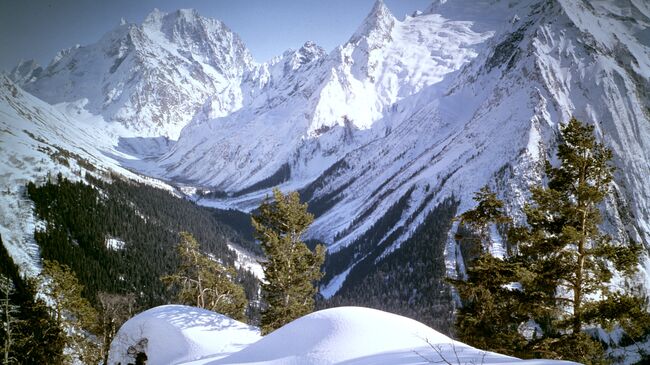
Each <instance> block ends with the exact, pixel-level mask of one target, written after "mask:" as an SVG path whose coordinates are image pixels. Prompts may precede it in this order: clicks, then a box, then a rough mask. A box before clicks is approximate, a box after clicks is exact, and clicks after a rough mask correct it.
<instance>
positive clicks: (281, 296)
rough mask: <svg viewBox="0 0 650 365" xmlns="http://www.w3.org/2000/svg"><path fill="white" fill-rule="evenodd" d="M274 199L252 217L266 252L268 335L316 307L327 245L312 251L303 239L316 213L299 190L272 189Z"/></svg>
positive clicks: (264, 326) (264, 322)
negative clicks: (284, 191) (316, 296)
mask: <svg viewBox="0 0 650 365" xmlns="http://www.w3.org/2000/svg"><path fill="white" fill-rule="evenodd" d="M273 198H274V200H273V201H269V200H268V199H267V200H265V201H264V202H263V203H262V204H261V205H260V207H259V213H258V214H256V215H254V216H253V218H252V223H253V228H254V229H255V237H256V238H257V239H258V240H259V241H260V244H261V246H262V249H263V250H264V253H265V254H266V261H265V262H262V267H263V268H264V276H265V282H263V283H262V295H263V299H264V300H265V301H266V304H267V308H266V309H265V310H264V311H263V312H262V323H261V328H262V333H263V334H267V333H269V332H272V331H273V330H275V329H277V328H280V327H282V326H283V325H285V324H286V323H289V322H291V321H293V320H294V319H296V318H298V317H302V316H303V315H305V314H308V313H310V312H312V311H313V310H314V295H315V294H316V287H315V282H316V281H318V280H319V279H320V278H321V276H322V272H321V265H322V264H323V261H324V260H325V248H324V247H323V246H322V245H318V246H316V249H315V252H312V251H311V250H310V249H309V248H308V247H307V245H305V243H304V242H303V241H302V235H303V234H304V233H305V231H306V230H307V228H308V227H309V225H310V224H311V222H312V221H313V220H314V216H313V215H311V214H310V213H308V212H307V204H306V203H305V204H302V203H301V202H300V196H299V194H298V193H297V192H292V193H289V194H287V195H284V194H283V193H282V192H281V191H280V190H279V189H277V188H276V189H274V190H273Z"/></svg>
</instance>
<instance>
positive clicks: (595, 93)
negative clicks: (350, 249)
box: [3, 0, 650, 294]
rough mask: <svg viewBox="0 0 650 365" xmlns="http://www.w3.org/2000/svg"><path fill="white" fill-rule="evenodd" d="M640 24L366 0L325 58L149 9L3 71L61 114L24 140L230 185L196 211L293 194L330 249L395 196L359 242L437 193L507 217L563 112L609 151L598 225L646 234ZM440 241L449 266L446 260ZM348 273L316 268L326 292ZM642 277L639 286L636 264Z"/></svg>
mask: <svg viewBox="0 0 650 365" xmlns="http://www.w3.org/2000/svg"><path fill="white" fill-rule="evenodd" d="M649 28H650V5H649V4H648V2H647V1H642V0H615V1H609V0H593V1H586V0H578V1H569V0H558V1H542V0H485V1H474V0H448V1H436V2H435V3H434V4H433V5H432V6H431V7H430V9H428V10H427V11H425V12H424V13H417V14H414V15H413V16H410V17H408V16H407V17H405V18H404V19H403V20H399V19H396V18H395V17H394V16H393V15H392V14H390V11H389V10H388V9H387V8H386V6H385V5H384V4H383V3H382V2H381V1H378V2H377V3H376V4H375V6H374V7H373V9H372V10H371V11H370V13H369V15H368V16H367V18H366V19H365V20H364V21H363V22H362V24H361V25H360V26H359V28H358V29H357V31H356V32H355V33H354V34H353V35H352V36H351V37H350V39H349V41H348V42H346V43H345V44H343V45H341V46H340V47H337V48H336V49H334V50H332V51H331V52H330V53H329V54H328V53H327V52H326V51H325V50H323V49H322V48H320V47H318V46H317V45H316V44H314V43H312V42H307V43H305V45H304V46H303V47H301V48H300V49H299V50H289V51H287V52H285V53H284V54H283V55H281V56H279V57H277V58H275V59H273V60H271V61H269V62H268V63H263V64H258V63H255V62H254V61H253V60H252V59H251V57H250V55H249V53H248V51H247V50H246V49H245V47H244V46H243V44H242V43H241V41H240V40H239V38H238V37H237V36H236V35H235V34H234V33H232V32H230V31H229V30H228V29H227V27H225V25H223V24H222V23H221V22H219V21H216V20H209V19H205V18H202V17H200V16H199V15H198V14H197V13H196V12H194V11H189V10H180V11H178V12H173V13H170V14H164V13H161V12H159V11H154V12H153V13H152V14H151V15H149V16H148V17H147V19H146V20H145V22H144V23H143V24H142V25H133V24H122V25H120V26H118V27H117V28H116V29H114V30H113V31H111V32H109V33H108V34H107V35H106V36H105V37H104V38H102V40H100V41H99V42H97V43H96V44H93V45H90V46H84V47H77V48H73V49H70V50H67V51H65V52H62V53H61V54H60V55H59V56H57V57H56V58H55V59H54V60H53V62H52V63H51V64H50V65H49V66H48V67H46V68H39V67H38V66H37V65H35V64H34V63H29V62H27V63H23V64H21V65H19V66H18V67H17V68H16V69H15V70H14V71H13V72H12V74H11V78H13V79H14V80H16V81H17V82H19V83H20V84H22V85H24V87H25V88H26V89H27V90H29V91H30V92H32V93H34V94H35V95H36V96H38V97H40V98H42V99H43V100H44V101H45V102H47V103H50V104H52V103H59V104H56V105H55V107H50V106H49V105H47V104H46V103H44V102H41V101H39V100H37V99H35V98H31V97H28V96H25V98H23V99H21V100H23V101H21V102H20V103H19V104H20V105H24V108H23V109H26V110H31V111H30V113H36V114H38V112H37V111H36V110H34V106H38V109H39V110H48V111H52V113H53V114H56V113H60V114H56V115H57V117H55V118H49V119H47V120H46V121H45V122H47V123H53V125H51V126H46V125H45V124H47V123H45V122H44V126H43V128H46V129H47V128H49V130H52V131H55V130H57V129H58V128H67V127H65V126H69V128H70V132H67V130H66V132H65V133H54V132H51V131H49V132H47V133H45V132H44V133H43V134H42V135H43V136H42V139H43V141H45V142H39V143H41V144H42V143H49V144H56V143H63V144H65V145H66V146H69V148H76V149H77V150H80V151H81V152H83V153H86V154H87V155H89V156H91V157H92V156H94V157H95V158H96V159H101V160H103V159H104V158H105V157H106V154H108V155H110V156H111V157H112V158H111V159H109V162H110V164H115V161H119V163H120V164H121V166H123V167H128V168H130V169H134V170H137V171H139V172H142V173H144V174H147V175H150V176H154V177H159V178H164V179H168V180H169V181H173V182H174V183H177V184H181V183H182V184H184V185H186V186H192V185H194V186H196V187H200V188H203V189H207V190H211V191H213V192H215V191H216V192H218V193H222V192H227V193H228V194H230V195H229V196H227V197H226V198H220V199H214V198H209V197H205V198H200V199H199V202H200V203H201V204H205V205H212V206H217V207H237V208H240V209H243V210H250V209H252V208H254V207H256V206H257V205H258V204H259V201H260V200H261V199H262V198H263V197H264V196H265V194H267V193H268V191H269V189H270V188H271V187H272V186H275V185H278V184H279V185H280V186H281V187H282V188H283V189H285V190H289V189H292V190H294V189H300V190H301V192H302V195H303V198H305V199H307V200H309V203H310V206H311V207H312V208H313V209H314V210H315V213H316V215H317V219H316V221H315V222H314V224H313V225H312V227H311V229H310V231H309V236H310V237H311V238H317V239H320V240H323V241H324V242H326V243H327V244H328V245H329V249H330V252H331V253H335V252H337V251H340V250H341V248H343V247H346V246H350V245H354V244H355V243H356V242H358V240H359V239H361V238H363V237H364V234H366V233H368V232H369V231H370V229H371V227H372V226H373V224H375V223H377V222H381V219H382V218H383V217H384V216H386V215H387V214H388V213H387V212H390V211H391V207H394V206H396V204H397V203H398V202H400V201H405V202H406V203H405V204H404V206H401V207H399V208H400V209H401V210H400V211H399V212H397V213H398V214H397V215H398V218H396V219H395V220H394V222H392V223H391V227H389V229H387V230H386V231H385V232H384V234H383V235H382V236H379V237H373V238H372V242H370V243H369V244H366V248H365V249H368V248H367V247H370V249H371V250H372V249H376V248H377V247H381V250H382V252H380V253H379V254H378V255H377V257H378V259H377V260H380V259H381V258H383V257H386V255H389V254H390V253H391V252H393V251H394V250H396V249H398V248H399V246H400V245H401V244H402V243H403V242H405V241H406V240H407V239H408V237H409V236H410V235H411V234H412V233H413V232H414V231H415V229H416V228H417V227H418V226H419V225H420V224H421V223H422V222H423V221H424V219H425V217H426V216H427V214H429V212H431V211H432V210H433V209H434V208H435V207H436V206H437V205H438V204H439V203H440V202H442V201H444V200H445V199H447V198H449V197H453V198H454V199H455V200H457V201H458V202H459V204H460V205H459V210H460V211H463V210H465V209H468V208H469V207H471V206H472V204H473V201H472V199H471V197H472V194H473V192H474V191H476V190H478V189H479V188H480V187H481V186H483V185H485V184H489V185H490V186H491V187H492V188H494V189H496V190H497V191H498V192H499V195H500V197H502V198H503V199H505V201H506V203H507V209H508V210H509V213H510V214H512V215H513V216H515V218H520V208H521V207H522V205H523V203H524V201H525V198H526V195H527V192H528V190H529V187H530V186H531V185H532V184H535V183H538V182H539V181H540V179H541V164H540V163H541V161H542V159H544V158H546V157H551V158H552V155H553V153H554V148H555V146H556V144H557V136H558V130H559V126H560V123H562V122H565V121H567V120H568V119H569V117H570V116H572V115H575V116H576V117H577V118H578V119H581V120H583V121H585V122H588V123H592V124H594V125H595V126H596V134H597V137H598V138H599V139H600V140H602V141H603V142H605V144H606V145H607V146H609V147H610V148H612V150H613V151H614V164H615V165H616V167H617V172H616V176H615V185H614V187H613V191H612V194H611V196H610V197H609V198H608V200H607V202H606V204H604V206H603V208H604V209H605V211H606V219H605V222H604V227H605V228H606V229H607V230H608V231H610V232H611V233H614V234H615V235H616V236H617V237H619V238H621V240H622V241H625V240H627V239H628V238H630V239H634V240H637V241H640V242H642V243H643V244H645V246H646V247H650V223H649V222H650V184H648V183H647V181H648V176H650V146H649V145H648V144H649V143H650V93H649V90H650V81H649V80H650V33H649V32H648V29H649ZM10 89H11V88H8V89H7V90H8V91H6V92H5V94H6V95H10V94H11V93H10V92H9V90H10ZM7 93H9V94H7ZM21 95H22V94H21ZM12 97H13V96H12ZM7 100H8V99H7ZM3 105H4V104H3ZM3 108H4V109H7V110H9V111H10V113H13V114H11V115H12V118H13V119H11V120H12V122H11V123H13V124H11V125H10V126H8V127H5V128H6V130H8V131H10V133H9V134H7V136H6V137H5V136H4V135H3V138H6V139H7V140H8V141H9V140H10V138H11V140H12V141H13V142H11V143H14V144H20V143H24V142H22V141H23V140H27V141H28V142H27V143H28V145H29V146H31V147H33V148H34V149H35V148H37V143H35V142H33V140H34V139H33V138H31V137H30V136H29V135H27V134H25V133H22V132H20V131H21V130H22V128H21V124H20V123H24V121H22V120H23V119H25V118H26V117H24V116H20V115H19V114H16V113H17V112H15V111H11V110H13V109H12V107H10V106H7V107H5V106H3ZM75 115H76V117H75ZM59 119H62V120H64V121H63V122H59V121H58V120H59ZM104 121H105V122H104ZM115 122H117V123H115ZM5 123H6V122H5ZM80 123H81V124H80ZM85 123H88V124H85ZM59 124H60V125H61V126H59ZM186 124H187V125H186ZM90 125H92V126H93V127H97V128H99V129H92V128H90V129H89V128H86V127H88V126H90ZM185 125H186V126H185ZM183 126H185V128H184V129H183V130H182V132H181V128H182V127H183ZM79 127H81V129H83V128H86V129H85V130H82V131H78V130H77V131H73V129H75V128H79ZM79 134H81V135H80V136H79V138H72V137H68V136H77V135H79ZM11 136H14V137H15V138H14V137H11ZM97 136H100V137H101V138H99V139H98V138H97ZM103 136H107V137H103ZM161 136H166V137H169V138H171V139H176V137H178V141H176V142H173V141H170V140H169V139H166V138H161ZM142 137H148V138H142ZM150 137H153V138H150ZM59 139H61V140H62V142H59ZM77 140H79V143H77ZM6 144H7V142H4V140H3V145H6ZM80 146H85V147H83V148H80ZM5 150H7V149H5ZM81 152H80V153H81ZM4 153H5V154H8V152H4ZM30 153H31V152H30ZM39 153H41V155H43V154H45V155H47V153H42V152H39ZM24 154H25V155H28V153H27V152H24ZM41 155H39V156H41ZM7 158H8V159H9V158H10V156H9V155H7ZM40 158H41V159H45V160H47V158H45V157H40ZM18 160H20V159H19V158H18ZM50 160H51V158H50ZM28 161H31V160H28ZM35 161H38V160H35ZM48 161H49V160H48ZM15 166H16V167H15V170H16V171H18V170H20V168H21V167H17V166H18V164H17V163H16V164H15ZM22 166H23V167H22V168H25V169H30V168H31V166H37V164H32V162H28V163H27V164H25V165H22ZM12 171H13V170H12ZM12 174H16V172H15V171H14V172H12ZM31 175H33V174H31ZM12 181H13V180H12ZM215 195H217V196H219V195H223V194H215ZM16 204H17V203H16ZM12 209H13V208H12ZM5 219H6V218H5ZM12 224H13V223H12ZM16 224H22V223H16ZM20 231H21V232H24V230H20ZM395 232H398V233H399V234H398V235H397V237H395V236H394V235H391V234H393V233H395ZM5 234H9V233H8V232H6V233H3V238H4V237H5ZM389 238H390V241H389V240H388V239H389ZM452 238H453V234H450V235H449V242H447V256H448V265H449V267H450V268H452V269H450V274H453V268H455V267H456V265H455V260H456V259H458V258H459V257H460V256H459V253H458V250H457V247H456V246H455V242H454V241H453V239H452ZM12 242H17V241H16V240H14V241H12ZM383 243H385V244H386V247H384V246H381V245H382V244H383ZM366 254H367V252H358V253H357V254H356V255H358V256H359V257H360V258H362V257H364V255H366ZM351 262H352V261H351ZM649 265H650V263H649V262H647V260H646V264H645V266H646V268H647V267H650V266H649ZM349 272H350V267H341V268H338V269H336V270H334V271H331V270H330V274H332V277H333V278H334V279H333V280H332V282H331V283H324V284H325V286H324V287H326V288H327V293H328V294H334V293H335V292H336V290H337V288H339V287H340V286H341V285H344V283H345V278H346V275H347V273H349ZM645 281H646V283H645V284H646V287H647V288H650V274H645Z"/></svg>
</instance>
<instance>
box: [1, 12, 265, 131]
mask: <svg viewBox="0 0 650 365" xmlns="http://www.w3.org/2000/svg"><path fill="white" fill-rule="evenodd" d="M253 67H254V62H253V59H252V57H251V55H250V53H249V52H248V50H247V49H246V47H245V46H244V44H243V43H242V41H241V39H240V38H239V36H237V35H236V34H235V33H233V32H232V31H230V29H228V27H226V25H224V24H223V23H222V22H220V21H218V20H214V19H207V18H204V17H201V16H200V15H199V14H198V13H197V12H196V11H194V10H178V11H176V12H173V13H169V14H166V13H163V12H161V11H158V10H154V11H153V12H152V13H151V14H149V15H148V16H147V18H146V19H145V20H144V22H143V23H142V24H141V25H135V24H126V23H124V22H122V23H121V24H120V25H119V26H117V27H116V28H115V29H113V30H112V31H110V32H108V33H107V34H106V35H105V36H104V37H102V39H100V40H99V41H98V42H97V43H95V44H91V45H88V46H76V47H73V48H70V49H67V50H63V51H61V52H59V54H58V55H57V56H56V57H54V59H53V60H52V61H51V62H50V64H49V65H48V66H47V67H45V68H43V67H40V66H38V65H36V64H35V63H34V62H33V61H27V62H24V63H21V64H19V65H18V66H16V68H15V69H14V70H13V71H12V72H11V74H10V76H11V77H12V79H13V80H14V81H16V82H18V83H19V84H20V85H21V86H22V87H23V88H24V89H25V90H26V91H28V92H30V93H32V94H33V95H35V96H37V97H39V98H40V99H42V100H44V101H46V102H48V103H50V104H58V103H63V102H77V101H80V100H85V103H86V104H85V105H84V108H85V109H86V110H87V111H88V112H90V113H92V114H95V115H101V116H103V117H104V119H105V120H106V121H107V122H118V123H120V124H122V125H124V126H125V127H127V128H128V129H130V130H132V131H133V132H135V133H137V134H138V135H141V136H147V137H157V136H166V137H169V138H171V139H176V138H178V134H179V132H180V130H181V128H182V127H184V126H185V124H187V122H188V121H189V120H190V119H191V118H192V116H193V115H194V114H195V113H196V112H197V110H199V109H200V108H201V107H202V106H203V104H204V103H205V102H206V100H208V99H210V100H211V104H212V111H213V113H214V114H213V115H214V116H219V115H226V114H229V113H230V112H232V111H234V110H236V109H238V108H240V107H241V106H242V103H243V99H244V98H245V96H244V95H242V88H241V87H240V84H241V81H242V78H243V75H244V74H245V73H246V72H248V71H250V70H251V69H253Z"/></svg>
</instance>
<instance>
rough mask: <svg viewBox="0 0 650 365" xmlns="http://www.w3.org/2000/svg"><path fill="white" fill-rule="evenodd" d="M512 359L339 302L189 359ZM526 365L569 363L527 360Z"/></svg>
mask: <svg viewBox="0 0 650 365" xmlns="http://www.w3.org/2000/svg"><path fill="white" fill-rule="evenodd" d="M445 361H449V362H451V363H454V364H455V363H459V364H469V363H476V364H481V363H483V364H511V363H516V362H523V361H521V360H518V359H515V358H512V357H508V356H504V355H499V354H495V353H490V352H485V351H481V350H478V349H475V348H473V347H470V346H468V345H465V344H463V343H461V342H457V341H454V340H452V339H451V338H449V337H447V336H445V335H443V334H441V333H439V332H437V331H435V330H433V329H431V328H429V327H427V326H425V325H424V324H422V323H420V322H417V321H415V320H412V319H408V318H405V317H402V316H398V315H395V314H390V313H386V312H382V311H379V310H375V309H368V308H360V307H339V308H332V309H326V310H323V311H319V312H316V313H312V314H309V315H307V316H304V317H302V318H299V319H297V320H295V321H293V322H291V323H289V324H287V325H286V326H284V327H282V328H280V329H278V330H276V331H275V332H273V333H271V334H269V335H267V336H265V337H264V338H262V339H261V340H260V341H258V342H256V343H254V344H251V345H250V346H248V347H246V348H245V349H243V350H241V351H240V352H237V353H235V354H232V355H230V356H228V357H225V358H221V359H218V360H215V361H210V362H195V363H193V364H199V363H202V364H211V365H217V364H251V363H255V364H274V365H281V364H282V365H284V364H287V365H289V364H296V365H298V364H301V365H304V364H346V365H353V364H354V365H362V364H363V365H370V364H373V365H381V364H391V365H397V364H427V363H445ZM525 363H527V364H561V363H564V364H568V363H567V362H561V361H548V360H537V361H526V362H525Z"/></svg>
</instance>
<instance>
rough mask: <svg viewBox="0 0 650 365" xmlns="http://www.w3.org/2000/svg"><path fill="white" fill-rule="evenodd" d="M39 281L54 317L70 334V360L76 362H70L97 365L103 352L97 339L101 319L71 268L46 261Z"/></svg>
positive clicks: (67, 342) (67, 339)
mask: <svg viewBox="0 0 650 365" xmlns="http://www.w3.org/2000/svg"><path fill="white" fill-rule="evenodd" d="M40 279H41V288H42V290H43V293H44V294H45V295H47V296H48V298H49V299H50V300H51V303H52V307H51V315H52V317H53V318H54V320H55V321H56V323H58V324H59V326H61V328H62V329H63V330H64V332H65V333H67V337H66V346H67V347H68V348H69V349H70V350H72V355H71V356H72V357H75V358H76V359H68V360H69V361H71V362H74V361H75V360H79V361H81V362H82V363H84V364H98V363H99V362H100V361H101V358H100V357H101V352H100V349H99V345H98V341H97V340H96V339H95V338H94V333H95V332H96V331H97V317H98V315H97V312H96V311H95V309H94V308H93V307H92V306H91V305H90V302H88V300H87V299H86V298H84V297H83V295H82V291H83V285H81V284H80V283H79V280H78V279H77V277H76V276H75V274H74V272H72V270H71V269H70V268H69V267H68V266H66V265H61V264H59V263H58V262H57V261H48V260H44V261H43V271H42V272H41V274H40Z"/></svg>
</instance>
